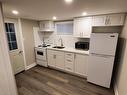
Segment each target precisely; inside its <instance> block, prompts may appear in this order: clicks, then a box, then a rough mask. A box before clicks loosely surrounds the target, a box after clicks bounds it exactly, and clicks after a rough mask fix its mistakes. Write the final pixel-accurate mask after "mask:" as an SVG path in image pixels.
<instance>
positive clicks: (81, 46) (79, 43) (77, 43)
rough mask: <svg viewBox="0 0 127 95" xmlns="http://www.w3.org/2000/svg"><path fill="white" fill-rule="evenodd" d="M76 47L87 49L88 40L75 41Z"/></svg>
mask: <svg viewBox="0 0 127 95" xmlns="http://www.w3.org/2000/svg"><path fill="white" fill-rule="evenodd" d="M75 48H76V49H82V50H89V42H76V43H75Z"/></svg>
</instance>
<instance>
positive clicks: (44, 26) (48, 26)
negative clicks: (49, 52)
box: [39, 21, 55, 32]
mask: <svg viewBox="0 0 127 95" xmlns="http://www.w3.org/2000/svg"><path fill="white" fill-rule="evenodd" d="M39 26H40V30H39V31H41V32H53V31H54V29H55V26H54V22H53V21H40V22H39Z"/></svg>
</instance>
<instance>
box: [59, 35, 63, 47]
mask: <svg viewBox="0 0 127 95" xmlns="http://www.w3.org/2000/svg"><path fill="white" fill-rule="evenodd" d="M59 41H60V42H61V46H63V39H62V38H61V37H60V39H59Z"/></svg>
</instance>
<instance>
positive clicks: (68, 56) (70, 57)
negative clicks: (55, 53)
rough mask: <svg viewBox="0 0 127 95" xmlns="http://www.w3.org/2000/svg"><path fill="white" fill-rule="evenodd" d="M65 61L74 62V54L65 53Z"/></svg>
mask: <svg viewBox="0 0 127 95" xmlns="http://www.w3.org/2000/svg"><path fill="white" fill-rule="evenodd" d="M66 59H70V60H72V61H73V60H74V53H65V60H66Z"/></svg>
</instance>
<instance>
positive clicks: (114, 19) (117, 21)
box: [107, 14, 125, 26]
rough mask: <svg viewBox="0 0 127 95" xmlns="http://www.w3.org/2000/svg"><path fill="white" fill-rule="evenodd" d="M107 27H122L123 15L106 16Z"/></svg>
mask: <svg viewBox="0 0 127 95" xmlns="http://www.w3.org/2000/svg"><path fill="white" fill-rule="evenodd" d="M107 19H108V20H107V25H109V26H122V25H124V20H125V15H124V14H117V15H116V14H113V15H108V17H107Z"/></svg>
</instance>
